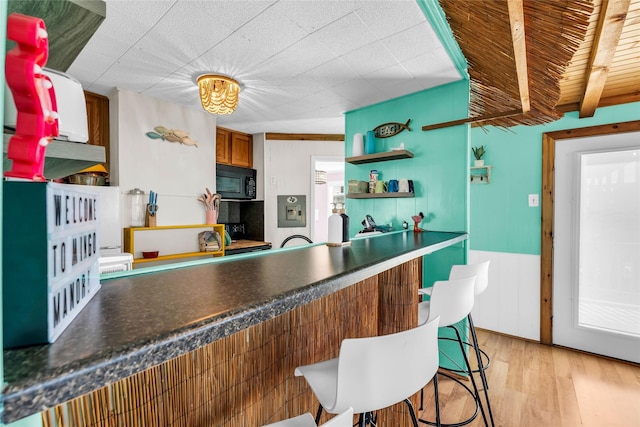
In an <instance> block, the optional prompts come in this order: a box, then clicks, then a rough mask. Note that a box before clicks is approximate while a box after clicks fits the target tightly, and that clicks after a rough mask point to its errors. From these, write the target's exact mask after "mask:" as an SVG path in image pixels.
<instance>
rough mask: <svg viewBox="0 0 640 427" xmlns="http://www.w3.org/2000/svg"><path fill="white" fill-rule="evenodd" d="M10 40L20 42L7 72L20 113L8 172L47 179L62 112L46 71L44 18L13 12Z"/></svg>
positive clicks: (12, 52) (11, 142) (8, 60)
mask: <svg viewBox="0 0 640 427" xmlns="http://www.w3.org/2000/svg"><path fill="white" fill-rule="evenodd" d="M7 39H9V40H13V41H15V42H16V46H15V47H14V48H13V49H11V50H10V51H9V52H8V53H7V57H6V63H5V75H6V79H7V85H8V86H9V89H10V90H11V94H12V95H13V100H14V102H15V104H16V110H17V113H18V116H17V122H16V133H15V134H14V135H13V136H12V137H11V139H10V140H9V149H8V151H7V158H9V159H10V160H11V161H12V164H11V169H10V170H8V171H6V172H5V173H4V175H5V176H8V177H15V178H24V179H28V180H31V181H45V177H44V174H43V170H44V157H45V151H46V147H47V145H48V144H49V142H50V141H51V140H52V139H53V137H55V136H58V112H57V105H56V95H55V92H54V88H53V84H52V83H51V80H50V79H49V77H47V76H46V75H44V74H43V72H42V68H43V67H44V65H45V64H46V62H47V58H48V56H49V42H48V35H47V30H46V28H45V25H44V21H43V20H42V19H40V18H35V17H32V16H26V15H21V14H19V13H12V14H11V15H9V18H8V19H7Z"/></svg>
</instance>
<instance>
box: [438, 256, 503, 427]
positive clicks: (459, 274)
mask: <svg viewBox="0 0 640 427" xmlns="http://www.w3.org/2000/svg"><path fill="white" fill-rule="evenodd" d="M490 263H491V261H485V262H481V263H478V264H468V265H454V266H452V267H451V271H450V272H449V280H454V279H463V278H466V277H471V276H476V284H475V287H474V289H473V293H474V295H475V296H476V297H477V296H478V295H480V294H482V293H483V292H484V291H485V290H486V289H487V286H488V285H489V264H490ZM467 319H468V320H469V331H470V332H471V341H472V342H471V343H470V344H469V345H470V346H471V347H472V348H473V350H474V352H475V354H476V360H477V361H478V369H477V370H473V371H472V372H478V373H479V374H480V379H481V380H482V388H483V389H484V397H485V401H486V402H487V412H489V419H490V421H491V426H495V423H494V421H493V411H492V410H491V402H490V400H489V391H488V390H489V383H488V382H487V376H486V374H485V371H486V370H487V368H488V367H489V365H490V364H491V359H490V358H489V356H488V355H487V353H485V351H484V350H482V349H481V348H480V344H478V337H477V335H476V327H475V326H474V324H473V317H472V316H471V312H469V315H468V316H467ZM483 356H484V358H486V360H487V362H486V363H484V359H483ZM454 372H455V371H454Z"/></svg>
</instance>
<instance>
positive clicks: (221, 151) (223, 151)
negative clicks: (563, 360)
mask: <svg viewBox="0 0 640 427" xmlns="http://www.w3.org/2000/svg"><path fill="white" fill-rule="evenodd" d="M230 135H231V132H229V131H228V130H226V129H222V128H216V163H224V164H225V165H228V164H231V138H230Z"/></svg>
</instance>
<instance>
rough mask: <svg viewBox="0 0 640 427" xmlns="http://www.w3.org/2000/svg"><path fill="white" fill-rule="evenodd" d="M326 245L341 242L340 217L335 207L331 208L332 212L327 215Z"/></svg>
mask: <svg viewBox="0 0 640 427" xmlns="http://www.w3.org/2000/svg"><path fill="white" fill-rule="evenodd" d="M327 244H328V245H340V244H342V217H341V216H340V214H339V213H338V210H337V209H333V214H331V216H329V238H328V239H327Z"/></svg>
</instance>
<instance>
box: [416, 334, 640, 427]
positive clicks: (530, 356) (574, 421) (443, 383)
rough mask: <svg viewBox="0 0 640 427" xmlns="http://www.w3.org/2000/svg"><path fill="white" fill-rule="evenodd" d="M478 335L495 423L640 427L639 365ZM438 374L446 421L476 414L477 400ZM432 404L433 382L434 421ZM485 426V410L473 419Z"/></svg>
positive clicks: (429, 411)
mask: <svg viewBox="0 0 640 427" xmlns="http://www.w3.org/2000/svg"><path fill="white" fill-rule="evenodd" d="M478 340H479V341H480V344H481V348H483V349H484V350H485V351H486V352H487V354H488V355H489V357H491V366H490V367H489V369H488V370H487V378H488V381H489V396H490V399H491V404H492V408H493V416H494V420H495V425H496V426H500V427H529V426H536V427H573V426H587V427H640V366H638V365H634V364H630V363H624V362H619V361H615V360H611V359H606V358H601V357H597V356H593V355H589V354H584V353H580V352H577V351H573V350H569V349H565V348H557V347H550V346H545V345H541V344H536V343H532V342H528V341H524V340H520V339H517V338H512V337H507V336H504V335H499V334H494V333H491V332H487V331H481V330H479V331H478ZM439 378H440V379H439V391H440V392H439V395H440V405H441V416H442V422H446V423H451V422H456V421H459V420H462V419H464V417H465V415H467V414H472V413H473V400H472V399H471V398H470V397H468V395H466V394H465V393H464V392H462V391H461V390H462V388H461V387H460V386H455V387H454V384H455V383H453V381H450V380H447V379H445V378H443V377H442V376H439ZM476 378H477V381H478V384H481V383H480V378H479V377H476ZM433 407H434V406H433V387H432V385H431V384H429V385H428V386H427V387H426V388H425V398H424V410H423V412H422V414H421V415H422V418H425V419H429V420H434V419H435V412H434V410H433ZM423 425H425V424H423ZM483 425H484V423H483V421H482V417H481V415H478V418H477V419H476V420H475V421H473V423H471V424H469V426H471V427H478V426H483Z"/></svg>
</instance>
